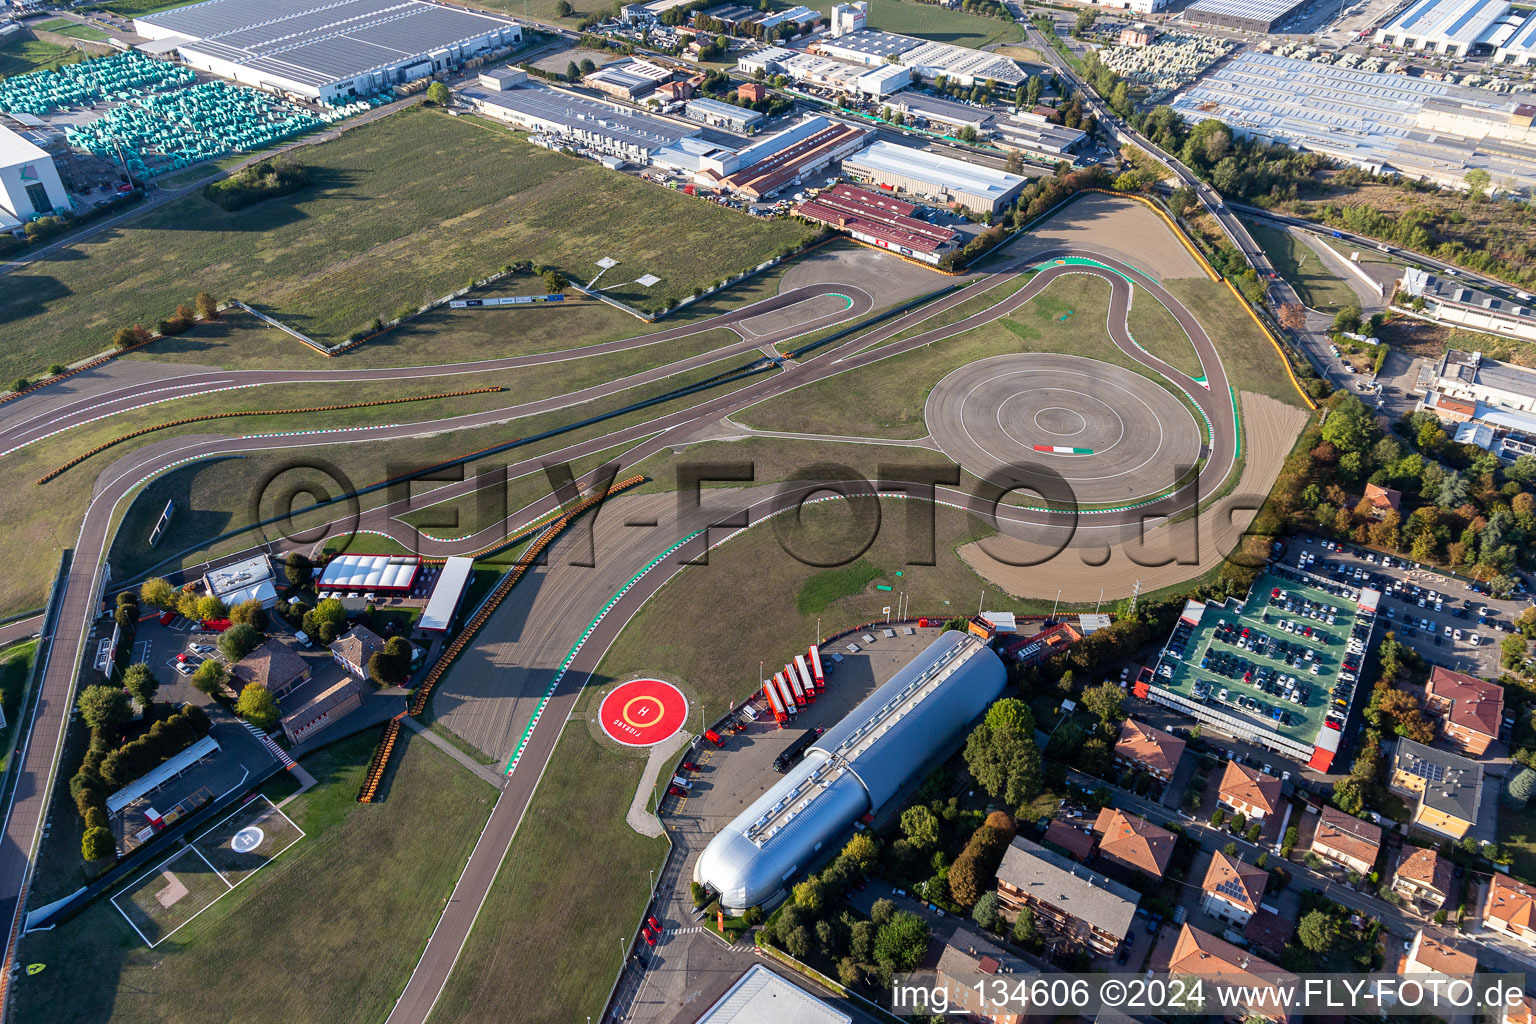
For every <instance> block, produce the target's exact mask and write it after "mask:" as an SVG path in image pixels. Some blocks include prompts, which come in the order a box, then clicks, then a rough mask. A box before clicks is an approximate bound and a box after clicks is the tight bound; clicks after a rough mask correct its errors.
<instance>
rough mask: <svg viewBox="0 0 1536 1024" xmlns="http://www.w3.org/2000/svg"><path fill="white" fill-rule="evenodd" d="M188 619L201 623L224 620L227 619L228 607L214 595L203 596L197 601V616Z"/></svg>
mask: <svg viewBox="0 0 1536 1024" xmlns="http://www.w3.org/2000/svg"><path fill="white" fill-rule="evenodd" d="M190 617H192V618H197V619H200V620H201V621H203V622H212V621H214V620H216V619H225V618H228V617H229V606H228V605H226V604H225V603H224V602H223V601H222V600H220V599H219V598H217V597H215V596H214V595H212V594H205V595H204V596H202V597H200V598H198V599H197V615H196V616H190Z"/></svg>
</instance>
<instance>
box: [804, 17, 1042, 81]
mask: <svg viewBox="0 0 1536 1024" xmlns="http://www.w3.org/2000/svg"><path fill="white" fill-rule="evenodd" d="M812 49H813V50H814V51H815V52H817V53H819V54H822V55H823V56H826V57H832V58H834V59H836V60H844V61H848V62H849V63H851V64H865V65H869V66H871V67H873V66H876V65H882V64H890V63H892V62H895V63H899V64H902V65H905V66H906V67H908V68H911V69H912V72H913V73H914V74H921V75H926V76H928V77H929V78H936V77H938V76H939V75H943V76H945V77H946V78H949V79H951V80H953V81H956V82H959V83H960V84H961V85H973V84H975V83H977V82H988V81H990V82H995V83H997V84H998V85H1003V86H1007V87H1008V88H1013V87H1014V86H1017V85H1019V84H1020V83H1022V82H1023V81H1024V80H1025V79H1026V78H1028V77H1029V76H1027V75H1026V74H1024V70H1023V69H1022V68H1020V67H1019V65H1018V64H1017V63H1015V62H1014V61H1012V60H1010V59H1009V58H1007V57H1003V56H999V55H998V54H995V53H988V52H986V51H985V50H973V49H971V48H970V47H968V46H953V45H951V44H949V43H933V42H929V41H928V40H926V39H918V38H916V37H915V36H903V35H897V34H896V33H894V32H877V31H875V30H873V29H860V30H857V31H853V32H847V33H844V34H843V35H839V36H825V37H823V38H821V39H818V40H817V41H816V43H815V45H814V46H812Z"/></svg>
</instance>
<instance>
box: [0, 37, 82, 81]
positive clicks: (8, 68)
mask: <svg viewBox="0 0 1536 1024" xmlns="http://www.w3.org/2000/svg"><path fill="white" fill-rule="evenodd" d="M83 56H84V55H83V54H82V53H81V52H80V51H79V50H77V49H75V48H74V47H72V46H59V45H58V44H57V43H45V42H43V41H42V40H41V39H17V40H14V41H13V42H10V43H7V44H6V45H5V46H0V78H10V77H11V76H12V75H30V74H31V73H32V72H34V71H48V70H51V69H53V68H57V67H62V66H63V65H65V64H74V63H75V62H77V61H79V60H80V59H82V57H83Z"/></svg>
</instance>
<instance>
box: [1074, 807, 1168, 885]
mask: <svg viewBox="0 0 1536 1024" xmlns="http://www.w3.org/2000/svg"><path fill="white" fill-rule="evenodd" d="M1093 830H1094V831H1095V832H1097V833H1098V834H1099V837H1100V838H1099V859H1100V861H1101V862H1102V863H1103V864H1105V865H1114V866H1115V867H1117V868H1122V869H1124V870H1127V871H1139V872H1141V873H1142V874H1144V875H1150V876H1151V877H1153V878H1158V879H1160V878H1162V877H1163V873H1164V872H1166V871H1167V870H1168V865H1169V863H1170V862H1171V861H1172V860H1173V850H1174V845H1175V844H1176V843H1177V842H1178V837H1177V836H1175V835H1174V834H1173V833H1172V832H1169V831H1168V830H1167V829H1165V828H1159V827H1158V826H1156V825H1154V824H1152V823H1151V822H1150V821H1148V820H1147V819H1145V818H1138V817H1136V816H1134V815H1129V814H1126V813H1125V812H1124V811H1121V810H1119V809H1118V808H1113V807H1104V808H1101V809H1100V810H1099V819H1098V821H1096V822H1094V824H1093Z"/></svg>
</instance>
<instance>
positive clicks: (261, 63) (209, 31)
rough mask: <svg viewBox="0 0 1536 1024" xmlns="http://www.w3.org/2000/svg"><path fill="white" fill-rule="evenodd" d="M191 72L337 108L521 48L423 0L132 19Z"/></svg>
mask: <svg viewBox="0 0 1536 1024" xmlns="http://www.w3.org/2000/svg"><path fill="white" fill-rule="evenodd" d="M133 24H134V31H135V32H137V33H138V34H139V35H141V36H144V37H145V38H147V39H150V40H155V41H164V42H167V43H175V44H176V46H175V49H176V51H177V52H178V53H179V54H180V55H181V58H182V59H183V60H184V61H186V62H187V63H188V64H189V65H191V66H192V67H194V68H198V69H199V70H202V71H207V72H209V73H210V74H214V75H218V76H220V77H221V78H228V79H231V80H233V81H236V82H241V83H243V84H245V85H253V86H256V87H258V88H262V89H269V90H271V91H273V92H278V93H284V94H287V95H292V96H297V97H301V98H304V99H308V100H314V101H317V102H320V103H327V104H337V103H345V102H347V101H348V99H349V98H351V97H355V96H368V95H372V94H373V93H376V92H381V91H383V90H385V89H388V88H390V87H392V86H395V85H399V84H402V83H405V82H411V81H414V80H416V79H418V78H425V77H427V76H428V75H431V74H433V73H434V72H438V71H446V70H449V69H451V68H454V67H458V66H461V65H462V64H463V63H464V61H466V60H468V59H470V58H471V57H475V56H479V55H482V54H485V53H489V52H493V51H497V50H504V49H507V48H509V47H512V46H515V45H517V44H518V43H519V42H521V41H522V37H523V35H522V29H521V28H520V27H519V26H518V25H516V24H515V23H513V22H511V21H507V20H505V19H503V18H495V17H492V16H490V15H487V14H480V13H477V12H474V11H468V10H464V9H463V8H459V7H449V6H447V5H444V4H436V3H427V2H425V0H341V2H326V0H204V2H202V3H196V4H191V5H189V6H186V7H177V8H174V9H172V10H169V11H161V12H159V13H156V14H147V15H144V16H143V17H141V18H137V19H135V20H134V23H133Z"/></svg>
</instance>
